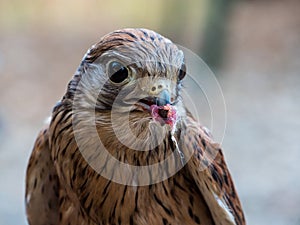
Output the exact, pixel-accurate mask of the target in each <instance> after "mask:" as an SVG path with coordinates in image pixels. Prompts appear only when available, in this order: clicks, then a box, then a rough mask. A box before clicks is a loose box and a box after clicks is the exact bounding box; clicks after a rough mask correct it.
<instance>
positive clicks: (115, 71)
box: [108, 61, 128, 84]
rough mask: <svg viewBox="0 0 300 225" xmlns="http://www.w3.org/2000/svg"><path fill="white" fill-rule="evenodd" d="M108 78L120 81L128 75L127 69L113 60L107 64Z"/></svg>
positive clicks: (115, 81) (116, 81)
mask: <svg viewBox="0 0 300 225" xmlns="http://www.w3.org/2000/svg"><path fill="white" fill-rule="evenodd" d="M108 75H109V79H110V80H111V81H112V82H114V83H117V84H119V83H122V82H123V81H124V80H126V78H127V77H128V69H127V68H126V67H125V66H124V65H122V64H121V63H120V62H117V61H113V62H110V63H109V65H108Z"/></svg>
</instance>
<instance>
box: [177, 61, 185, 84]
mask: <svg viewBox="0 0 300 225" xmlns="http://www.w3.org/2000/svg"><path fill="white" fill-rule="evenodd" d="M185 74H186V66H185V64H182V66H181V68H180V70H179V74H178V79H179V80H182V79H183V78H184V77H185Z"/></svg>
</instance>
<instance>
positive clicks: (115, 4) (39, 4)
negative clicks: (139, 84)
mask: <svg viewBox="0 0 300 225" xmlns="http://www.w3.org/2000/svg"><path fill="white" fill-rule="evenodd" d="M231 2H232V0H229V1H226V2H225V1H222V0H215V1H209V0H186V1H183V0H165V1H160V0H153V1H151V2H147V1H145V0H128V1H116V0H113V1H104V0H89V1H84V0H75V1H74V0H51V1H50V0H26V1H24V0H1V1H0V31H1V30H3V29H4V30H16V29H18V30H20V29H21V30H22V29H23V30H26V29H29V30H35V31H38V32H47V30H53V29H54V30H56V31H57V33H58V35H60V34H63V33H64V32H72V33H74V32H77V33H85V32H89V33H95V34H96V35H97V36H101V35H103V34H105V33H107V32H110V31H112V30H115V29H120V28H124V27H145V28H149V29H153V30H156V31H157V32H159V33H161V34H163V35H164V36H167V37H169V38H170V39H171V40H172V41H174V42H175V43H178V44H180V45H183V46H185V47H187V48H190V49H192V50H193V51H195V52H196V53H198V54H199V55H200V56H202V57H203V58H204V59H205V61H206V62H207V63H208V64H209V65H212V66H217V65H219V62H220V61H221V56H222V49H223V44H224V41H223V40H224V37H223V36H224V35H225V32H224V26H225V23H226V15H227V12H228V9H229V8H230V5H231V4H230V3H231ZM98 33H99V34H98Z"/></svg>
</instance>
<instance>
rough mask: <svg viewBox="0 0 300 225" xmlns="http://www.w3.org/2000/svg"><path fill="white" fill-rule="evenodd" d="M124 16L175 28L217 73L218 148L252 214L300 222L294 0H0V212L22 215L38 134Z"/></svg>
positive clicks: (299, 36) (19, 219)
mask: <svg viewBox="0 0 300 225" xmlns="http://www.w3.org/2000/svg"><path fill="white" fill-rule="evenodd" d="M124 27H145V28H149V29H153V30H155V31H157V32H159V33H161V34H163V35H164V36H167V37H169V38H170V39H171V40H173V41H174V42H175V43H178V44H180V45H182V46H185V47H187V48H189V49H191V50H192V51H194V52H195V53H197V54H198V55H199V56H201V57H202V58H203V59H204V60H205V61H206V63H207V64H208V65H209V66H210V67H211V68H212V70H213V71H214V73H215V74H216V76H217V78H218V81H219V83H220V86H221V88H222V90H223V93H224V97H225V101H226V107H227V129H226V133H225V136H224V140H223V148H224V152H225V156H226V159H227V162H228V165H229V168H230V170H231V172H232V175H233V178H234V180H235V184H236V187H237V189H238V192H239V195H240V198H241V201H242V204H243V207H244V211H245V213H246V218H247V221H248V224H252V225H264V224H272V225H279V224H287V225H296V224H300V207H299V205H300V179H299V178H300V164H299V159H300V145H299V140H300V118H299V116H300V104H299V99H300V89H299V88H300V74H299V71H300V1H298V0H285V1H279V0H278V1H276V0H273V1H271V0H268V1H267V0H260V1H258V0H251V1H250V0H249V1H246V0H244V1H242V0H241V1H234V0H229V1H222V0H215V1H210V0H186V1H182V0H165V1H159V0H152V1H151V2H150V1H145V0H128V1H115V0H112V1H101V0H98V1H96V0H89V1H84V0H75V1H74V0H63V1H61V0H51V1H50V0H40V1H38V0H27V1H22V0H0V178H1V185H0V200H1V201H0V224H1V225H2V224H3V225H15V224H20V225H22V224H27V222H26V217H25V208H24V197H23V196H24V191H25V183H24V179H25V171H26V164H27V160H28V158H29V155H30V152H31V149H32V146H33V143H34V140H35V138H36V135H37V133H38V131H39V130H40V128H41V127H42V126H43V121H44V119H45V118H46V117H47V116H48V115H49V113H50V112H51V110H52V107H53V105H54V104H55V102H56V101H57V100H59V99H60V98H61V97H62V95H63V94H64V92H65V89H66V85H67V82H68V81H69V80H70V79H71V77H72V74H73V72H74V71H75V69H76V68H77V66H78V65H79V62H80V60H81V58H82V56H83V55H84V53H85V51H86V50H87V49H88V48H89V47H90V46H91V45H92V44H93V43H95V42H96V41H97V40H99V38H100V37H101V36H102V35H104V34H106V33H108V32H110V31H112V30H114V29H120V28H124ZM200 107H201V106H200ZM205 117H206V115H203V118H201V115H200V120H202V121H206V120H207V118H205ZM204 124H205V122H204ZM215 126H217V124H215Z"/></svg>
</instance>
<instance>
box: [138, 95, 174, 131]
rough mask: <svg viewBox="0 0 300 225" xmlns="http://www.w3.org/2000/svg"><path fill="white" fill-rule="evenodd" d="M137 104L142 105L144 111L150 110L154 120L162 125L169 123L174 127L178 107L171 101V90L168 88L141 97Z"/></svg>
mask: <svg viewBox="0 0 300 225" xmlns="http://www.w3.org/2000/svg"><path fill="white" fill-rule="evenodd" d="M137 105H139V106H141V107H142V108H143V110H144V111H148V112H149V113H150V114H151V116H152V118H153V120H155V121H158V122H159V123H160V124H161V125H165V124H169V125H170V126H171V127H173V125H174V124H175V123H176V119H177V113H176V109H175V107H174V106H173V105H172V103H171V96H170V92H169V90H167V89H163V90H161V91H160V92H158V93H157V94H156V95H155V96H150V97H146V98H143V99H140V100H139V101H138V103H137Z"/></svg>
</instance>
